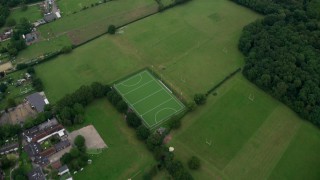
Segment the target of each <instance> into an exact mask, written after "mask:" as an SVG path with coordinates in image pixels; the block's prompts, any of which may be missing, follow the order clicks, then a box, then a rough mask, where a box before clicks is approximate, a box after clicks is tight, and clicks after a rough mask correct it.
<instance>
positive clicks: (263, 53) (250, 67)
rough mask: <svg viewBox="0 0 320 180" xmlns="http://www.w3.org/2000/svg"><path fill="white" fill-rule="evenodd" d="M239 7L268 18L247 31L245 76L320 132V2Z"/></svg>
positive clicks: (246, 0)
mask: <svg viewBox="0 0 320 180" xmlns="http://www.w3.org/2000/svg"><path fill="white" fill-rule="evenodd" d="M233 1H235V2H237V3H239V4H242V5H245V6H248V7H250V8H252V9H254V10H256V11H258V12H260V13H263V14H266V16H265V18H264V19H262V20H257V21H256V22H254V23H252V24H250V25H248V26H246V27H245V28H244V30H243V34H242V37H241V39H240V42H239V49H240V50H241V51H242V52H243V53H244V55H245V56H246V64H245V67H244V70H243V73H244V75H245V76H246V77H247V78H248V79H249V80H250V81H252V82H254V83H255V84H256V85H257V86H259V87H260V88H262V89H264V90H265V91H267V92H268V93H270V94H271V95H273V96H274V97H276V98H278V99H279V100H281V101H282V102H284V103H285V104H287V105H288V106H290V107H291V108H292V109H293V110H294V111H296V112H297V113H298V114H299V115H300V116H301V117H303V118H305V119H307V120H310V121H311V122H313V123H314V124H316V125H318V126H320V21H319V20H320V11H319V10H318V9H320V1H319V0H296V1H292V0H282V1H269V0H233Z"/></svg>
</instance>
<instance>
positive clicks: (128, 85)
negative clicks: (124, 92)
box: [120, 74, 142, 87]
mask: <svg viewBox="0 0 320 180" xmlns="http://www.w3.org/2000/svg"><path fill="white" fill-rule="evenodd" d="M139 76H140V79H139V81H138V82H136V83H135V84H132V85H126V84H124V82H123V83H121V84H120V85H122V86H124V87H132V86H135V85H137V84H139V83H140V82H141V80H142V76H141V74H139Z"/></svg>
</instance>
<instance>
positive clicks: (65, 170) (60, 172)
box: [58, 165, 69, 176]
mask: <svg viewBox="0 0 320 180" xmlns="http://www.w3.org/2000/svg"><path fill="white" fill-rule="evenodd" d="M66 173H69V168H68V166H67V165H63V166H61V167H60V168H59V169H58V175H59V176H62V175H64V174H66Z"/></svg>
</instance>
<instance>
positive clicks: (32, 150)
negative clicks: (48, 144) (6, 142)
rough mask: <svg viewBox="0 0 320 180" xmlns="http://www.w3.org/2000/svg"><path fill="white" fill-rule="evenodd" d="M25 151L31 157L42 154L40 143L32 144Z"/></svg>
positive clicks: (26, 146)
mask: <svg viewBox="0 0 320 180" xmlns="http://www.w3.org/2000/svg"><path fill="white" fill-rule="evenodd" d="M24 150H25V151H26V152H27V154H28V155H29V157H35V156H37V155H39V153H40V152H41V146H40V144H39V143H30V144H28V145H25V146H24Z"/></svg>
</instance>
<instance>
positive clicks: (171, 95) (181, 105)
mask: <svg viewBox="0 0 320 180" xmlns="http://www.w3.org/2000/svg"><path fill="white" fill-rule="evenodd" d="M155 81H156V82H157V84H158V85H159V86H161V88H163V86H162V85H161V84H160V83H159V82H158V81H157V80H155ZM163 89H165V88H163ZM165 91H166V93H167V94H169V95H170V97H171V98H173V99H174V100H175V101H176V103H178V104H179V105H180V107H182V108H183V107H185V106H184V105H183V104H182V103H181V102H180V101H177V98H176V97H175V96H173V94H171V93H169V92H168V91H167V90H165Z"/></svg>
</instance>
